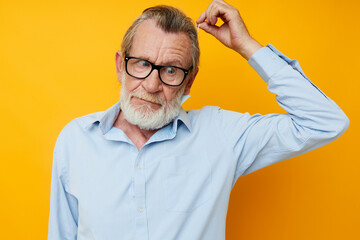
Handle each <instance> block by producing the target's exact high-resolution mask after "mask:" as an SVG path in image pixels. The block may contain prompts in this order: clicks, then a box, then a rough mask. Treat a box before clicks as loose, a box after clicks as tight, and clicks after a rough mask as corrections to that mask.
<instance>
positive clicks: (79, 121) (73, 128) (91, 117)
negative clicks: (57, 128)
mask: <svg viewBox="0 0 360 240" xmlns="http://www.w3.org/2000/svg"><path fill="white" fill-rule="evenodd" d="M103 114H104V111H101V112H94V113H90V114H87V115H84V116H81V117H77V118H75V119H73V120H71V121H70V122H68V123H67V124H66V125H65V127H64V128H63V129H62V131H61V133H60V135H64V134H66V135H67V134H71V135H73V134H74V133H75V132H79V131H84V130H87V129H88V128H90V127H91V126H92V125H93V124H94V123H96V122H98V121H99V119H100V118H101V117H102V115H103Z"/></svg>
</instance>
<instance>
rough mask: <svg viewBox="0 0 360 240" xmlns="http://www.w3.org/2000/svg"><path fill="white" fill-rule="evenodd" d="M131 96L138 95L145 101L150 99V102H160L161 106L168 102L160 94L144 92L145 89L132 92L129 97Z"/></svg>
mask: <svg viewBox="0 0 360 240" xmlns="http://www.w3.org/2000/svg"><path fill="white" fill-rule="evenodd" d="M131 97H137V98H140V99H143V100H145V101H149V102H153V103H156V104H159V105H161V106H163V105H165V104H166V102H165V100H164V99H162V98H161V97H160V96H158V95H155V94H151V93H147V92H143V91H133V92H130V94H129V98H131Z"/></svg>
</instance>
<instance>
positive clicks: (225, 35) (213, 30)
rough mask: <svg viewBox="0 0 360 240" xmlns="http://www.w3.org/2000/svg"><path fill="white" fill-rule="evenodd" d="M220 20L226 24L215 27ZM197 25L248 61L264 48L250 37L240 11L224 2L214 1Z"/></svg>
mask: <svg viewBox="0 0 360 240" xmlns="http://www.w3.org/2000/svg"><path fill="white" fill-rule="evenodd" d="M218 18H221V20H223V22H224V23H223V24H222V25H221V26H220V27H218V26H216V25H215V24H216V22H217V20H218ZM196 23H197V24H198V26H199V28H201V29H202V30H204V31H205V32H207V33H210V34H211V35H213V36H214V37H215V38H217V39H218V40H219V41H220V42H221V43H223V44H224V45H225V46H227V47H228V48H231V49H233V50H235V51H236V52H238V53H240V54H241V55H242V56H243V57H244V58H245V59H246V60H249V58H250V57H251V56H252V55H253V54H254V53H255V52H256V51H257V50H259V49H260V48H261V47H262V46H261V45H260V44H259V43H258V42H257V41H256V40H255V39H253V38H252V37H251V36H250V34H249V32H248V30H247V28H246V26H245V23H244V21H243V20H242V18H241V16H240V13H239V11H238V10H237V9H236V8H235V7H233V6H231V5H229V4H227V3H226V2H224V1H223V0H213V1H212V2H211V3H210V5H209V7H208V8H207V9H206V11H205V12H203V13H202V14H201V15H200V17H199V19H198V20H196Z"/></svg>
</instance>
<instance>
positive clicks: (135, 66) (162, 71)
mask: <svg viewBox="0 0 360 240" xmlns="http://www.w3.org/2000/svg"><path fill="white" fill-rule="evenodd" d="M125 69H126V72H127V74H129V75H130V76H132V77H134V78H138V79H144V78H147V77H148V76H149V75H150V74H151V73H152V71H153V70H154V69H156V70H158V74H159V79H160V81H161V82H163V83H164V84H166V85H169V86H174V87H177V86H180V85H181V84H182V83H183V82H184V80H185V78H186V76H187V74H188V73H189V71H190V69H189V70H186V69H184V68H180V67H175V66H168V65H155V64H153V63H151V62H149V61H148V60H145V59H142V58H137V57H129V56H126V57H125Z"/></svg>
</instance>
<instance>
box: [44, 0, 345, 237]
mask: <svg viewBox="0 0 360 240" xmlns="http://www.w3.org/2000/svg"><path fill="white" fill-rule="evenodd" d="M218 18H221V19H222V20H223V21H224V24H223V25H222V26H220V27H219V26H216V25H215V24H216V22H217V19H218ZM197 24H198V26H199V28H200V29H202V30H204V31H206V32H208V33H210V34H212V35H213V36H215V37H216V38H217V39H218V40H219V41H220V42H222V43H223V44H224V45H225V46H227V47H229V48H231V49H233V50H234V51H236V52H238V53H239V54H240V55H241V56H242V57H244V58H245V59H247V60H248V62H249V64H250V65H251V66H252V67H253V68H254V69H255V70H256V71H257V72H258V74H259V75H260V76H261V77H262V78H263V79H264V80H265V81H266V82H267V84H268V88H269V90H270V91H271V92H273V93H275V94H276V95H277V101H278V102H279V104H280V106H281V107H282V108H283V109H285V110H286V111H287V114H270V115H264V116H262V115H259V114H256V115H249V114H247V113H246V114H241V113H236V112H230V111H225V110H221V109H219V108H217V107H204V108H203V109H200V110H193V111H184V110H183V109H182V108H181V104H182V102H183V101H184V100H185V98H186V95H187V94H188V93H189V92H190V88H191V85H192V83H193V82H194V79H195V76H196V74H197V72H198V64H199V46H198V40H197V31H196V28H195V26H194V25H193V23H192V21H191V20H190V19H189V18H187V17H186V16H185V15H184V14H183V13H182V12H181V11H179V10H177V9H175V8H172V7H168V6H157V7H153V8H149V9H147V10H145V11H144V12H143V14H142V15H141V16H140V17H138V18H137V19H136V20H135V22H134V23H133V24H132V25H131V26H130V28H129V29H128V31H127V32H126V34H125V36H124V39H123V42H122V46H121V47H122V49H121V52H120V51H119V52H117V53H116V69H117V75H118V78H119V81H120V82H121V83H122V87H121V97H120V103H118V104H116V105H114V106H113V107H111V108H110V109H108V110H106V111H105V112H100V113H94V114H90V115H87V116H84V117H81V118H78V119H75V120H74V121H72V122H70V123H69V124H68V125H67V126H66V127H65V128H64V130H63V131H62V132H61V134H60V136H59V138H58V141H57V143H56V146H55V151H54V163H53V173H52V185H51V207H50V221H49V239H51V240H65V239H68V240H70V239H79V240H84V239H86V240H95V239H97V240H112V239H114V240H115V239H117V240H118V239H121V240H127V239H138V240H145V239H148V240H172V239H180V240H198V239H205V240H212V239H214V240H219V239H225V220H226V213H227V208H228V202H229V195H230V191H231V189H232V187H233V185H234V184H235V182H236V180H237V179H238V178H239V177H240V176H243V175H246V174H248V173H251V172H253V171H256V170H258V169H260V168H263V167H266V166H268V165H270V164H273V163H275V162H279V161H282V160H285V159H288V158H291V157H294V156H296V155H299V154H302V153H304V152H307V151H310V150H312V149H315V148H317V147H320V146H322V145H324V144H326V143H329V142H330V141H332V140H334V139H335V138H337V137H338V136H340V135H341V134H342V133H343V132H344V131H345V129H346V128H347V126H348V119H347V117H346V116H345V114H344V113H343V112H342V111H341V110H340V108H339V107H338V106H337V105H336V104H335V103H334V102H333V101H332V100H331V99H329V98H328V97H327V96H326V95H325V94H324V93H322V92H321V91H320V90H319V89H318V88H316V87H315V86H314V85H313V84H312V83H311V82H310V80H309V79H308V78H307V77H306V76H305V75H304V73H303V72H302V70H301V68H300V67H299V65H298V63H297V62H296V61H291V60H290V59H289V58H287V57H286V56H284V55H283V54H281V53H280V52H279V51H277V50H276V49H275V48H274V47H273V46H271V45H268V46H266V47H263V46H261V45H260V44H259V43H258V42H257V41H255V40H254V39H253V38H252V37H251V36H250V35H249V33H248V31H247V29H246V27H245V25H244V22H243V20H242V19H241V17H240V14H239V12H238V11H237V9H236V8H234V7H232V6H230V5H228V4H227V3H225V2H224V1H221V0H214V1H213V2H212V3H211V4H210V5H209V7H208V9H207V10H206V11H205V12H203V13H202V14H201V16H200V18H199V19H198V20H197Z"/></svg>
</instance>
